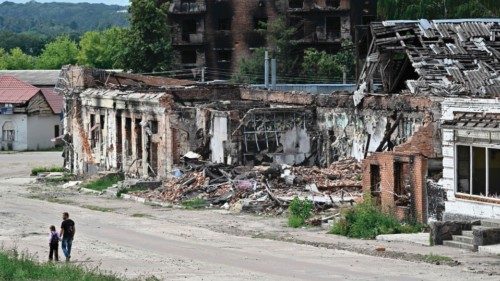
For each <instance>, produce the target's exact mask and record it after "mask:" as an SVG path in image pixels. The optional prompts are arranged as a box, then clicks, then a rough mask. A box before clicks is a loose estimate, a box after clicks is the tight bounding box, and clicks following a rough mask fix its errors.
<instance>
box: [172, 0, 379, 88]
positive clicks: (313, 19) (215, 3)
mask: <svg viewBox="0 0 500 281" xmlns="http://www.w3.org/2000/svg"><path fill="white" fill-rule="evenodd" d="M376 2H377V1H365V0H255V1H240V0H224V1H221V0H174V1H171V4H170V8H169V12H168V13H169V15H168V18H169V21H170V25H171V26H172V31H173V32H172V34H173V37H172V45H173V48H174V51H175V53H176V56H175V63H176V64H178V65H179V66H181V67H183V68H186V69H197V68H198V69H199V68H201V67H206V68H207V76H208V77H211V78H214V79H227V78H228V77H230V73H232V71H234V70H235V69H236V68H237V65H238V63H239V60H240V59H241V58H242V57H247V56H249V55H250V54H251V52H252V50H254V49H255V48H259V47H265V46H266V44H267V43H266V39H265V36H264V35H263V34H262V33H261V32H259V31H258V30H259V29H260V28H261V25H260V23H262V22H263V23H267V22H271V21H273V20H275V19H277V18H278V17H283V18H285V19H286V23H287V25H288V26H290V27H294V28H295V29H296V30H297V31H296V32H295V34H294V41H295V43H296V46H297V50H296V52H297V53H302V52H303V51H304V50H305V49H307V48H311V47H312V48H315V49H318V50H325V51H327V52H329V53H335V52H337V51H338V50H339V49H340V48H341V42H342V39H351V38H354V27H355V26H356V25H361V24H367V23H369V22H370V21H371V20H372V19H374V18H375V15H376ZM198 71H201V70H198ZM195 74H196V73H195ZM199 75H201V73H198V76H199Z"/></svg>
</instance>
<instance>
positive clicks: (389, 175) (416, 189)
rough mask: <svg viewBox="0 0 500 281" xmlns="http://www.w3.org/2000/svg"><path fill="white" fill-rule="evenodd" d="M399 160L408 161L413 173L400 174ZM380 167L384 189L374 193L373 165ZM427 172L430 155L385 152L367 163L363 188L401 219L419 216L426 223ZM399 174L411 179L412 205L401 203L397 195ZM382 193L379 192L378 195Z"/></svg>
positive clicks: (365, 163) (372, 156)
mask: <svg viewBox="0 0 500 281" xmlns="http://www.w3.org/2000/svg"><path fill="white" fill-rule="evenodd" d="M396 163H404V164H406V165H408V167H409V174H402V173H401V174H398V173H397V171H396V169H395V165H396ZM372 165H375V166H378V167H379V169H380V192H375V193H373V192H372V177H374V176H375V175H372V173H371V166H372ZM426 175H427V158H425V157H424V156H423V155H421V154H418V153H412V152H394V151H391V152H381V153H375V154H373V155H371V156H369V157H368V158H367V159H365V161H364V162H363V191H364V192H365V193H372V194H374V196H375V197H376V196H379V198H376V199H378V200H376V202H379V203H380V204H381V207H382V210H384V211H385V212H392V213H394V214H395V215H396V216H397V217H398V218H399V219H401V220H403V219H415V220H417V221H419V222H426V221H427V215H426V213H427V212H426V206H427V202H426V194H425V190H426V189H425V182H426ZM398 176H402V177H405V178H407V179H408V180H409V186H410V192H411V196H410V200H409V202H410V203H409V204H408V205H403V206H397V204H396V199H395V196H394V194H395V193H396V185H397V183H396V181H397V178H398ZM377 194H378V195H377Z"/></svg>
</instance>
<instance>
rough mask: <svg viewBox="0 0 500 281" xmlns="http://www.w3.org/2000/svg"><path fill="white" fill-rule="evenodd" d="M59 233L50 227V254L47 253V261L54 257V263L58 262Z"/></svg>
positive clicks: (53, 227)
mask: <svg viewBox="0 0 500 281" xmlns="http://www.w3.org/2000/svg"><path fill="white" fill-rule="evenodd" d="M59 240H60V237H59V233H57V231H56V227H55V226H53V225H51V226H50V234H49V246H50V253H49V260H50V261H52V260H53V258H54V256H55V259H56V261H59Z"/></svg>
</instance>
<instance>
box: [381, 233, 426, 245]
mask: <svg viewBox="0 0 500 281" xmlns="http://www.w3.org/2000/svg"><path fill="white" fill-rule="evenodd" d="M429 235H430V234H429V233H409V234H384V235H379V236H377V237H376V238H375V239H376V240H377V241H387V242H407V243H414V244H419V245H424V246H430V239H429V238H430V236H429Z"/></svg>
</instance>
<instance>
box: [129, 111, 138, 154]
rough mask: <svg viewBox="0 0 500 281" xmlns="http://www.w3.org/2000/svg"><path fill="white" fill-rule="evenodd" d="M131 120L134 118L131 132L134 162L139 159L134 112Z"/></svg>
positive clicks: (131, 114) (131, 113)
mask: <svg viewBox="0 0 500 281" xmlns="http://www.w3.org/2000/svg"><path fill="white" fill-rule="evenodd" d="M130 118H132V126H131V127H132V132H130V135H131V140H130V142H131V144H132V161H134V160H136V159H137V135H136V133H135V126H136V124H135V114H134V112H130Z"/></svg>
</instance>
